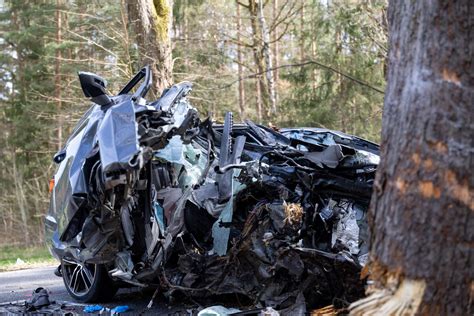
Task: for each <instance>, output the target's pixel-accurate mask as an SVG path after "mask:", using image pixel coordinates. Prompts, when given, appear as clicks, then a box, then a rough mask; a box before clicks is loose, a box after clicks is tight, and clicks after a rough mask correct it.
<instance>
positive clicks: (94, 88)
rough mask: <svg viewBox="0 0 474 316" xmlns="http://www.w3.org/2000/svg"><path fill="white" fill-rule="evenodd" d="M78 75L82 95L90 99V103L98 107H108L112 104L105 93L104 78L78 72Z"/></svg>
mask: <svg viewBox="0 0 474 316" xmlns="http://www.w3.org/2000/svg"><path fill="white" fill-rule="evenodd" d="M78 75H79V82H80V83H81V88H82V91H83V92H84V95H85V96H86V97H87V98H91V100H92V102H94V103H97V104H98V105H100V106H104V105H109V104H110V103H111V102H112V100H111V99H110V97H109V96H108V95H107V92H106V91H105V87H106V86H107V81H106V80H105V79H104V78H102V77H100V76H98V75H96V74H93V73H90V72H83V71H80V72H79V73H78Z"/></svg>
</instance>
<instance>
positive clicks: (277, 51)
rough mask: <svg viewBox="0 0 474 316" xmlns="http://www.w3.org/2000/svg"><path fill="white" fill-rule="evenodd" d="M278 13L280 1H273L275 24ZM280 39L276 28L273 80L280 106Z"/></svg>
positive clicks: (274, 31)
mask: <svg viewBox="0 0 474 316" xmlns="http://www.w3.org/2000/svg"><path fill="white" fill-rule="evenodd" d="M277 11H278V0H273V6H272V18H273V22H274V23H275V21H276V20H277V15H278V13H277ZM277 39H278V26H275V29H274V30H273V38H272V41H273V42H274V43H273V66H274V68H275V70H274V71H273V79H274V82H275V103H276V104H277V105H278V80H279V77H280V71H279V69H278V67H279V65H280V58H279V54H280V45H279V41H278V40H277Z"/></svg>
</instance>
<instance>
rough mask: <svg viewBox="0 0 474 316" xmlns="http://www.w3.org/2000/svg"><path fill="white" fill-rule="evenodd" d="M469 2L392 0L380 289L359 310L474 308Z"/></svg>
mask: <svg viewBox="0 0 474 316" xmlns="http://www.w3.org/2000/svg"><path fill="white" fill-rule="evenodd" d="M473 9H474V6H473V2H472V1H471V0H459V1H440V0H432V1H395V0H394V1H390V3H389V28H390V29H389V36H390V52H389V72H388V85H387V89H386V95H385V104H384V114H383V129H382V156H381V164H380V166H379V169H378V173H377V177H376V183H375V192H374V194H373V197H372V204H371V228H372V231H373V235H372V248H371V254H372V263H371V265H370V271H371V277H372V278H373V279H374V281H375V284H374V286H373V288H374V289H373V291H374V294H373V295H372V296H369V298H367V299H365V300H363V301H359V302H358V303H356V304H354V305H353V310H352V313H354V314H361V315H374V314H377V315H392V314H395V312H398V313H399V314H400V315H411V314H415V313H416V314H422V315H473V313H474V305H473V304H474V199H473V197H474V190H473V187H474V177H473V176H472V170H473V168H474V159H473V155H474V152H473V145H474V143H473V139H474V124H473V122H474V120H473V113H474V69H473V63H472V56H473V54H474V41H473V39H472V30H473V28H474V20H473V12H474V11H473Z"/></svg>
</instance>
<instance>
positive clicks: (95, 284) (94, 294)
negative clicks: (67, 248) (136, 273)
mask: <svg viewBox="0 0 474 316" xmlns="http://www.w3.org/2000/svg"><path fill="white" fill-rule="evenodd" d="M61 273H62V276H63V281H64V286H65V287H66V290H67V292H68V293H69V295H70V296H71V297H72V298H73V299H74V300H76V301H78V302H82V303H93V302H99V301H108V300H110V299H111V298H113V297H114V295H115V293H117V290H118V286H117V284H115V282H114V281H113V280H112V279H111V278H110V277H109V275H108V273H107V270H106V269H105V267H104V266H103V265H100V264H83V263H79V262H77V261H75V260H71V259H67V258H63V259H62V260H61Z"/></svg>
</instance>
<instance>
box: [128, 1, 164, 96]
mask: <svg viewBox="0 0 474 316" xmlns="http://www.w3.org/2000/svg"><path fill="white" fill-rule="evenodd" d="M127 3H128V18H129V21H130V24H131V25H132V27H133V29H134V31H135V36H136V42H137V44H138V49H139V55H140V62H141V63H142V65H145V64H150V65H151V67H152V72H153V87H152V91H151V92H152V93H153V95H154V96H155V97H157V96H159V95H160V94H161V92H162V91H163V90H164V89H165V88H167V87H169V86H170V85H171V84H172V81H173V79H172V58H171V42H170V36H169V30H170V28H171V21H172V12H173V11H172V9H173V3H172V0H127Z"/></svg>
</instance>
